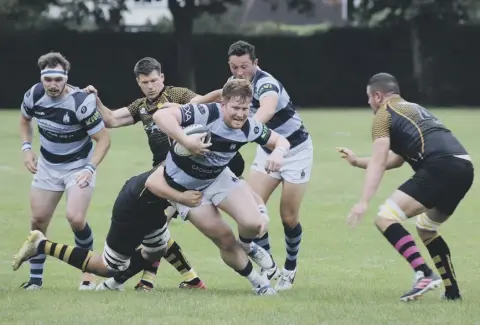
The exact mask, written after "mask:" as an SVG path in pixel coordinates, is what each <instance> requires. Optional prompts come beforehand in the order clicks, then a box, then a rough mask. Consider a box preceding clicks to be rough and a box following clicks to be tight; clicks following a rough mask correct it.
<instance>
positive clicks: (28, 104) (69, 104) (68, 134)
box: [21, 83, 105, 169]
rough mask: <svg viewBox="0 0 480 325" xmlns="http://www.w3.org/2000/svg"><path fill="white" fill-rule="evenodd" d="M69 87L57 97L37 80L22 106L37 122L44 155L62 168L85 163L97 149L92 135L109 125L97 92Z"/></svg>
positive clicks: (71, 167) (54, 164)
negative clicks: (101, 114) (91, 92)
mask: <svg viewBox="0 0 480 325" xmlns="http://www.w3.org/2000/svg"><path fill="white" fill-rule="evenodd" d="M67 87H70V91H69V93H68V94H67V95H66V96H64V97H62V98H58V99H57V98H52V97H50V96H48V95H47V94H46V93H45V90H44V88H43V85H42V83H37V84H35V85H34V86H33V87H31V88H30V89H29V90H28V91H27V92H26V93H25V95H24V98H23V103H22V107H21V112H22V114H23V116H24V117H25V118H27V119H29V120H31V119H33V118H34V119H35V120H36V122H37V126H38V131H39V134H40V153H41V156H42V158H43V159H44V161H45V163H46V164H47V165H50V166H52V167H55V168H58V169H75V168H80V167H82V166H85V165H86V164H87V163H88V161H89V159H90V155H91V153H92V152H93V142H92V139H91V137H90V136H91V135H93V134H95V133H97V132H98V131H100V130H101V129H103V128H104V127H105V125H104V123H103V120H102V118H101V116H100V113H99V112H98V111H97V103H96V98H95V94H87V93H85V92H83V91H82V90H81V89H79V88H77V87H73V86H70V85H67Z"/></svg>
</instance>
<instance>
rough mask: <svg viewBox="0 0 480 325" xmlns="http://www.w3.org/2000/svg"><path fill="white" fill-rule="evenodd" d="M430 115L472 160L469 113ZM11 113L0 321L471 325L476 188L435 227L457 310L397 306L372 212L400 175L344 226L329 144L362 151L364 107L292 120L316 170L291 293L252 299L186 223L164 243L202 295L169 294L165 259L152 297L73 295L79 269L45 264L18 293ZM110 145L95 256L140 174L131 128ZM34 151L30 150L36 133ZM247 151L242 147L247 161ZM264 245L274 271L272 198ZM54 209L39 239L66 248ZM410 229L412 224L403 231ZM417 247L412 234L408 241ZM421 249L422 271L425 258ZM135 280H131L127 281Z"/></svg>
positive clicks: (145, 162) (144, 155) (18, 194)
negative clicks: (124, 192) (179, 256)
mask: <svg viewBox="0 0 480 325" xmlns="http://www.w3.org/2000/svg"><path fill="white" fill-rule="evenodd" d="M435 112H436V113H437V115H438V116H439V117H440V118H441V119H442V120H444V122H445V123H446V124H447V125H448V126H449V127H450V128H451V129H452V130H453V131H454V132H455V133H456V135H457V136H458V137H459V138H460V139H461V140H462V141H463V143H464V144H465V145H466V147H467V148H468V149H469V150H470V152H471V154H472V156H473V158H474V159H475V158H476V157H477V156H479V155H480V149H479V146H478V122H477V121H478V120H479V119H480V111H475V110H461V109H455V110H454V109H452V110H438V111H435ZM18 113H19V112H17V111H15V112H12V111H0V116H1V118H2V121H3V126H2V128H1V129H0V139H1V146H2V148H1V149H2V152H1V154H0V180H1V186H0V229H1V230H0V231H1V236H0V248H1V250H0V324H2V325H7V324H29V325H30V324H45V325H54V324H62V325H64V324H69V325H76V324H89V325H90V324H130V325H132V324H218V325H220V324H221V325H226V324H242V325H244V324H248V325H256V324H258V325H269V324H274V325H310V324H311V325H320V324H322V325H327V324H328V325H333V324H335V325H347V324H348V325H353V324H355V325H361V324H365V325H367V324H368V325H380V324H382V325H387V324H388V325H400V324H401V325H407V324H408V325H413V324H419V325H420V324H421V325H428V324H432V325H433V324H435V325H438V324H462V325H467V324H472V325H473V324H480V309H479V308H478V306H479V301H480V291H479V289H480V274H479V272H478V270H479V268H480V262H479V259H478V238H479V237H478V236H479V233H478V231H479V229H480V218H479V216H478V215H477V213H476V212H475V211H479V210H480V201H478V200H477V198H478V197H479V195H480V193H479V191H480V188H479V183H478V181H475V184H474V186H473V188H472V190H471V192H470V193H469V195H468V196H467V198H466V199H465V200H464V202H463V204H461V206H460V207H459V209H458V210H457V213H456V215H455V216H454V217H453V218H452V219H451V220H450V221H449V222H448V223H447V224H446V225H445V226H444V228H443V232H442V233H443V235H444V236H445V238H446V239H447V241H448V243H449V245H450V248H451V251H452V254H453V262H454V264H455V266H456V271H457V276H458V279H459V282H460V286H461V289H462V292H463V295H464V301H463V302H462V303H447V302H443V301H440V299H439V296H440V294H441V293H442V291H441V290H438V291H435V292H432V293H429V294H428V295H427V296H425V298H424V299H423V300H421V301H418V302H415V303H408V304H405V303H401V302H399V301H398V298H399V296H400V295H401V294H402V293H404V291H405V290H407V289H409V288H410V285H411V281H412V275H413V274H412V272H411V271H410V269H409V266H408V264H407V263H406V262H405V261H404V260H403V259H402V258H401V257H400V256H399V255H398V253H396V252H395V250H394V249H393V248H392V247H390V245H389V244H388V243H387V241H386V240H385V239H384V238H383V236H382V235H381V234H379V233H378V231H377V230H376V229H375V227H374V226H373V222H372V220H373V217H374V215H375V213H376V211H377V207H378V205H379V204H381V203H382V202H383V200H384V199H385V198H386V197H387V196H388V195H389V193H390V192H392V191H393V190H394V189H395V188H396V187H397V186H398V185H399V184H401V182H403V181H404V180H405V179H407V178H408V177H409V175H410V174H411V170H410V169H409V167H407V166H405V167H403V168H402V169H399V170H395V171H391V172H389V173H387V175H386V177H385V178H384V181H383V184H382V185H381V188H380V191H379V193H378V195H377V196H376V198H375V199H374V201H373V202H372V204H371V206H370V208H369V211H368V213H367V215H366V217H365V219H364V220H363V222H362V224H361V225H360V226H359V227H358V228H356V229H349V228H348V227H347V226H346V224H345V219H346V216H347V213H348V212H349V210H350V208H351V206H352V205H353V204H354V203H355V202H356V200H358V199H359V196H360V191H361V187H362V181H363V171H362V170H359V169H354V168H351V167H349V166H348V165H347V164H346V163H345V162H344V161H342V160H341V159H339V156H338V155H337V153H336V152H335V147H336V146H346V147H350V148H352V149H353V150H354V151H355V152H357V153H358V154H359V155H366V154H368V153H369V152H370V146H371V141H370V122H371V112H370V111H369V110H368V109H365V110H361V111H360V110H344V111H341V110H328V111H317V112H315V111H303V112H301V115H302V117H303V119H304V120H305V123H306V125H307V127H308V129H309V130H310V132H311V134H312V137H313V139H314V145H315V166H314V168H313V175H312V180H311V183H310V185H309V190H308V192H307V196H306V198H305V201H304V204H303V207H302V211H301V220H302V224H303V229H304V237H303V241H302V246H301V252H300V257H299V271H298V274H297V278H296V282H295V286H294V289H293V290H292V291H290V292H285V293H282V294H281V295H279V296H278V297H257V296H255V295H254V294H253V292H252V291H251V289H250V286H249V283H248V282H247V281H246V280H244V279H242V278H240V277H239V276H238V275H237V274H236V273H234V272H233V271H232V270H230V269H229V268H228V267H226V266H225V265H223V264H222V262H221V260H220V257H219V254H218V251H217V249H216V248H215V247H214V245H213V244H212V243H210V242H209V241H208V240H207V239H205V238H204V237H203V236H202V235H201V234H200V233H199V232H197V231H196V230H195V229H194V228H193V226H192V225H190V224H188V223H181V222H175V223H173V224H172V226H171V232H172V234H173V236H174V238H175V239H176V240H177V241H178V242H179V244H180V245H181V246H182V248H183V250H184V251H185V253H186V254H187V256H188V258H189V260H190V261H191V262H192V264H193V265H194V267H195V269H196V270H197V271H198V273H199V274H200V276H201V277H202V278H203V279H204V280H205V281H206V283H207V285H208V287H209V290H207V291H205V292H198V291H188V292H185V291H182V290H180V289H177V285H178V283H179V282H180V281H181V277H180V276H179V275H178V274H177V273H176V272H175V271H174V269H173V268H172V267H171V266H170V265H169V264H168V263H166V262H162V265H161V267H160V272H159V275H158V276H157V279H156V280H157V290H156V291H155V292H154V293H153V294H149V293H137V292H135V291H133V289H132V288H133V286H134V284H135V281H133V280H132V281H130V282H128V283H127V290H126V291H125V292H121V293H119V292H78V291H77V290H76V289H77V286H78V280H79V275H80V274H79V271H78V270H76V269H73V268H70V267H69V266H68V265H66V264H63V263H61V262H59V261H57V260H54V259H53V258H49V259H48V260H47V263H46V269H45V284H44V288H43V290H42V291H40V292H23V291H22V290H20V289H18V286H19V285H20V284H21V283H22V282H23V281H25V280H26V279H27V278H28V264H26V265H24V266H23V267H22V268H21V269H20V270H19V271H17V272H13V271H12V269H11V266H10V263H11V258H12V255H13V254H14V253H15V252H16V250H17V249H18V247H19V246H20V245H21V244H22V242H23V240H24V239H25V237H26V236H27V234H28V230H29V200H28V195H29V187H30V181H31V175H30V174H29V173H28V172H27V171H26V170H25V168H24V166H23V163H22V155H21V151H20V140H19V137H18V127H17V121H18ZM112 138H113V139H112V147H111V150H110V153H109V154H108V156H107V158H106V159H105V161H104V162H103V164H102V165H101V167H100V169H99V175H98V178H97V188H96V192H95V196H94V199H93V202H92V205H91V207H90V210H89V214H88V220H89V223H90V224H91V226H92V228H93V230H94V233H95V236H96V237H95V240H96V241H95V249H96V250H97V251H98V252H101V250H102V249H103V243H104V239H105V235H106V233H107V230H108V227H109V222H110V210H111V206H112V203H113V201H114V199H115V197H116V195H117V193H118V191H119V189H120V187H121V186H122V185H123V183H124V181H125V180H126V179H127V178H128V177H130V176H132V175H135V174H138V173H140V172H142V171H145V170H147V169H148V168H149V167H150V161H151V159H150V153H149V150H148V148H147V144H146V139H145V135H144V133H143V129H142V127H141V126H139V125H136V126H133V127H129V128H125V129H119V130H113V131H112ZM34 146H35V148H36V150H37V152H38V136H37V135H35V140H34ZM254 149H255V145H253V144H252V145H249V146H246V147H245V148H244V150H243V153H244V154H245V157H246V160H247V162H248V163H250V162H251V161H252V158H253V153H254ZM268 207H269V211H270V217H271V220H272V221H271V227H270V228H271V238H272V244H273V252H274V255H275V256H276V259H277V261H279V262H283V259H284V256H285V251H284V243H283V230H282V227H281V224H280V222H279V217H278V192H277V193H276V195H274V196H273V197H272V199H271V201H270V202H269V204H268ZM64 214H65V203H64V200H62V202H61V204H60V205H59V207H58V210H57V212H56V214H55V216H54V219H53V220H52V223H51V226H50V229H49V237H50V238H51V239H52V240H54V241H58V242H65V243H73V236H72V233H71V231H70V229H69V226H68V224H67V222H66V220H65V218H64ZM407 228H408V229H409V230H412V231H413V230H414V224H413V223H412V222H408V223H407ZM415 238H418V237H415ZM421 249H422V252H423V254H424V256H425V257H426V259H427V260H428V261H429V262H430V259H429V257H428V253H427V252H426V250H425V249H424V248H423V247H422V248H421ZM135 280H136V279H135Z"/></svg>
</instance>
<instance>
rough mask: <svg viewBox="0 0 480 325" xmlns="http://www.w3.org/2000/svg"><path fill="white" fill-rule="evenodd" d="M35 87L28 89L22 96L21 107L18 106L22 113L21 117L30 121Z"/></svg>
mask: <svg viewBox="0 0 480 325" xmlns="http://www.w3.org/2000/svg"><path fill="white" fill-rule="evenodd" d="M34 88H35V86H33V87H32V88H30V89H29V90H28V91H27V92H26V93H25V94H24V95H23V101H22V105H21V106H20V110H21V112H22V115H23V116H24V117H25V118H26V119H28V120H31V119H32V118H33V116H34V115H33V106H34V104H35V103H34V100H33V92H34Z"/></svg>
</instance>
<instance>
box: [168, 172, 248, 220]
mask: <svg viewBox="0 0 480 325" xmlns="http://www.w3.org/2000/svg"><path fill="white" fill-rule="evenodd" d="M241 182H243V180H241V179H239V178H238V177H237V176H235V174H234V173H233V172H232V171H231V170H230V168H228V167H227V168H225V170H224V171H223V172H222V173H221V174H220V175H218V177H217V179H216V180H215V182H213V183H212V184H211V185H210V186H208V187H207V188H206V189H204V190H203V191H202V193H203V197H202V202H200V205H204V204H213V205H214V206H218V205H219V204H220V203H221V202H222V201H223V200H224V199H225V198H226V197H227V196H228V195H229V194H230V192H231V191H233V190H234V189H235V188H236V187H237V186H238V185H240V183H241ZM170 203H171V204H172V206H173V207H174V208H175V209H177V211H178V215H179V216H181V217H182V219H183V220H187V215H188V212H189V211H190V209H193V208H190V207H187V206H186V205H183V204H180V203H177V202H172V201H171V202H170Z"/></svg>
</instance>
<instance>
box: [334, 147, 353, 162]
mask: <svg viewBox="0 0 480 325" xmlns="http://www.w3.org/2000/svg"><path fill="white" fill-rule="evenodd" d="M337 151H338V152H339V153H341V157H342V158H343V159H345V160H346V161H348V163H349V164H350V165H352V166H354V167H355V166H356V164H357V159H358V158H357V155H356V154H355V153H354V152H353V151H352V150H350V149H348V148H343V147H339V148H337Z"/></svg>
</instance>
